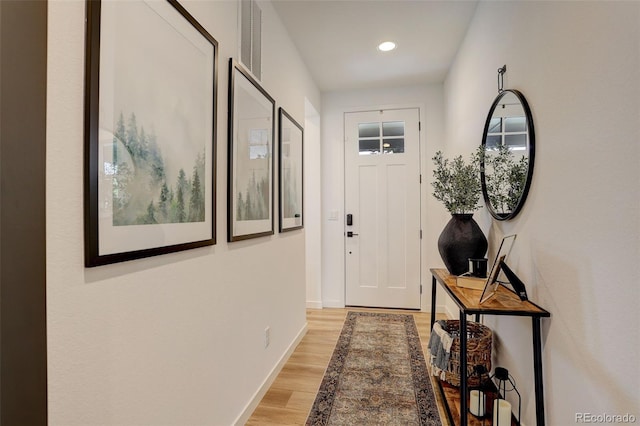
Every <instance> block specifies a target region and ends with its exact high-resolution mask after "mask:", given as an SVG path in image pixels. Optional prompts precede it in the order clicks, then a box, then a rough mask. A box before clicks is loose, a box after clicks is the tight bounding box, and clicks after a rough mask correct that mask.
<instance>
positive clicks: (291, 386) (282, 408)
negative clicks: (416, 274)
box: [246, 308, 447, 426]
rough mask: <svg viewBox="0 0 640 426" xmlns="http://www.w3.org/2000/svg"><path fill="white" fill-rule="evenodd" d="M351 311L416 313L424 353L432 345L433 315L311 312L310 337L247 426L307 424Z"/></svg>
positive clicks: (442, 414)
mask: <svg viewBox="0 0 640 426" xmlns="http://www.w3.org/2000/svg"><path fill="white" fill-rule="evenodd" d="M348 311H367V312H386V313H408V314H412V315H413V317H414V320H415V322H416V326H417V327H418V332H419V334H420V339H421V341H422V350H423V352H425V353H426V345H427V343H428V342H429V332H430V327H429V325H430V321H431V314H430V313H427V312H415V311H401V310H396V309H393V310H384V309H360V308H346V309H308V310H307V324H308V331H307V334H306V335H305V336H304V338H303V339H302V341H301V342H300V344H299V345H298V347H297V348H296V349H295V351H294V352H293V354H292V355H291V357H290V358H289V360H288V361H287V363H286V364H285V366H284V367H283V368H282V371H281V372H280V374H279V375H278V377H277V378H276V380H275V381H274V383H273V385H271V387H270V388H269V390H268V391H267V393H266V394H265V396H264V398H262V401H261V402H260V404H259V405H258V407H257V408H256V409H255V411H254V412H253V414H252V416H251V418H250V419H249V421H248V422H247V423H246V424H247V425H259V426H275V425H304V423H305V421H306V420H307V415H308V414H309V411H310V410H311V406H312V405H313V401H314V400H315V398H316V393H317V391H318V388H319V387H320V383H321V382H322V377H323V376H324V372H325V370H326V368H327V365H328V364H329V361H330V360H331V355H332V354H333V350H334V348H335V346H336V343H337V341H338V337H339V336H340V331H341V330H342V325H343V324H344V320H345V318H346V316H347V312H348ZM442 318H444V316H443V317H442ZM438 319H440V316H438ZM432 383H433V380H432ZM434 389H435V392H434V393H435V395H436V399H437V400H438V409H439V410H440V417H441V418H442V422H443V424H445V425H446V424H447V416H446V414H445V411H444V408H443V405H442V401H441V400H440V393H439V392H438V390H437V387H436V385H435V384H434Z"/></svg>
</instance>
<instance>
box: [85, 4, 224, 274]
mask: <svg viewBox="0 0 640 426" xmlns="http://www.w3.org/2000/svg"><path fill="white" fill-rule="evenodd" d="M86 5H87V27H86V62H85V124H84V131H85V161H84V168H85V177H84V182H85V183H84V213H85V214H84V216H85V220H84V231H85V232H84V233H85V266H87V267H94V266H99V265H106V264H111V263H116V262H124V261H129V260H133V259H140V258H145V257H149V256H156V255H161V254H167V253H172V252H177V251H182V250H188V249H193V248H197V247H204V246H209V245H213V244H215V242H216V228H215V223H216V209H215V199H216V196H215V190H216V170H215V163H216V160H215V159H216V131H217V125H216V115H217V107H216V99H217V81H218V78H217V77H218V42H217V41H216V40H215V39H214V38H213V37H212V36H211V34H209V33H208V32H207V30H206V29H205V28H204V27H202V25H200V24H199V23H198V22H197V21H196V20H195V18H194V17H193V16H191V15H190V14H189V13H188V12H187V11H186V10H185V9H184V8H183V7H182V6H181V5H180V4H179V3H178V2H177V1H175V0H168V1H163V2H143V1H138V0H136V1H127V2H103V1H98V0H96V1H94V0H88V1H87V2H86ZM140 28H144V31H140ZM125 117H126V120H125ZM173 182H176V184H175V185H174V184H173Z"/></svg>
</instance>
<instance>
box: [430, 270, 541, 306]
mask: <svg viewBox="0 0 640 426" xmlns="http://www.w3.org/2000/svg"><path fill="white" fill-rule="evenodd" d="M431 274H432V275H433V276H434V278H436V279H437V280H438V282H439V283H440V284H441V285H442V287H443V288H444V289H445V290H446V292H447V294H449V296H451V297H452V298H453V300H454V302H456V304H457V305H458V308H460V310H462V311H464V312H466V313H467V314H489V315H515V316H530V317H549V316H551V314H550V313H549V312H548V311H546V310H544V309H542V308H541V307H540V306H538V305H536V304H535V303H533V302H531V301H530V300H525V301H523V300H520V298H519V297H518V295H517V294H515V293H514V292H513V291H511V290H509V289H508V288H506V287H505V286H503V285H499V286H498V290H497V291H496V293H495V294H494V295H493V296H492V297H491V298H490V299H489V300H487V301H485V302H484V303H482V304H480V296H481V295H482V290H474V289H470V288H464V287H458V286H457V285H456V276H455V275H451V274H450V273H449V271H447V270H446V269H438V268H433V269H431Z"/></svg>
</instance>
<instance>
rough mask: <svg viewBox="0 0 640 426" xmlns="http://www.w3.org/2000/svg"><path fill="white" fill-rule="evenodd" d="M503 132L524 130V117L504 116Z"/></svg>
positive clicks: (525, 124) (525, 128) (525, 125)
mask: <svg viewBox="0 0 640 426" xmlns="http://www.w3.org/2000/svg"><path fill="white" fill-rule="evenodd" d="M504 131H505V132H526V131H527V121H526V120H525V118H524V117H506V118H505V119H504Z"/></svg>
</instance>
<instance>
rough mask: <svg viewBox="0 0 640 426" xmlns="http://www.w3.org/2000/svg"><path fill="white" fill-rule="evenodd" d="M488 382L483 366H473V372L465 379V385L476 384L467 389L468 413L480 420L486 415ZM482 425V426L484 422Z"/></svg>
mask: <svg viewBox="0 0 640 426" xmlns="http://www.w3.org/2000/svg"><path fill="white" fill-rule="evenodd" d="M488 381H489V375H488V371H487V368H486V367H485V366H484V365H474V366H473V371H472V372H471V374H470V375H469V376H468V378H467V383H477V385H476V386H470V387H469V389H470V392H469V412H470V413H471V414H472V415H474V416H475V417H477V418H480V419H481V418H484V416H485V415H486V414H487V391H488V389H487V382H488ZM482 424H484V421H483V422H482Z"/></svg>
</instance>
